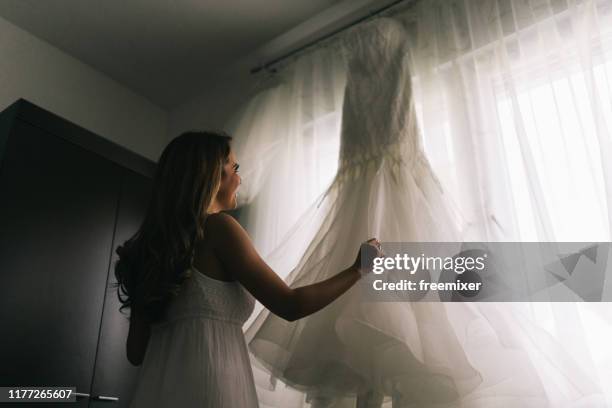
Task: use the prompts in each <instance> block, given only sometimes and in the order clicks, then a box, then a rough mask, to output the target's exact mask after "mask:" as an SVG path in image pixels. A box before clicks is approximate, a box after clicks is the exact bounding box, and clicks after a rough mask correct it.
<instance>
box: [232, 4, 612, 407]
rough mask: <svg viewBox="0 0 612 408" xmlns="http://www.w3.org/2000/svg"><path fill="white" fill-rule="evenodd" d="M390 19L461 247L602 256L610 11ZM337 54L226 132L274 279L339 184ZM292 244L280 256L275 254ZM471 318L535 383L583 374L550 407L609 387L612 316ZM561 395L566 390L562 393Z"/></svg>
mask: <svg viewBox="0 0 612 408" xmlns="http://www.w3.org/2000/svg"><path fill="white" fill-rule="evenodd" d="M392 17H393V18H395V19H397V20H398V21H400V22H402V24H403V25H404V26H405V27H406V29H407V31H408V33H409V35H408V37H407V38H406V41H407V42H408V43H409V45H410V47H409V48H410V59H411V67H412V69H411V71H412V72H411V74H412V79H413V85H414V94H415V95H414V96H415V101H416V105H417V112H418V116H419V123H420V126H421V129H422V135H423V143H424V146H425V149H426V152H427V154H428V157H429V159H430V161H431V163H432V166H433V168H434V171H435V172H436V174H437V175H438V177H439V179H440V180H441V182H442V184H443V186H444V188H445V190H447V191H448V192H449V195H450V196H451V197H454V201H455V203H456V204H457V205H458V206H459V207H460V209H461V211H462V213H463V215H464V216H465V217H466V218H467V219H468V220H469V221H470V230H469V235H468V239H470V240H478V241H610V240H611V238H612V236H611V233H612V2H611V1H609V0H605V1H602V0H591V1H571V0H567V1H566V0H420V1H419V0H417V1H416V2H413V3H410V4H409V5H408V7H407V8H405V9H404V10H400V11H393V12H392ZM341 44H342V39H341V38H337V41H336V42H334V41H329V42H327V43H326V44H324V46H323V47H321V48H319V49H317V50H314V51H310V52H308V53H306V54H303V55H302V56H301V57H299V58H298V59H296V60H294V61H290V62H289V63H287V64H286V66H284V67H281V68H280V72H279V73H278V74H276V76H275V80H276V83H275V84H274V85H273V86H271V87H269V88H268V89H267V90H266V91H263V92H262V93H261V94H260V95H259V96H258V97H257V98H255V99H254V100H253V101H251V102H250V103H249V105H248V106H247V108H246V109H245V110H244V111H243V112H242V113H241V114H240V115H238V116H237V117H236V119H235V120H234V121H233V122H232V124H231V125H230V126H229V129H230V130H231V131H232V132H233V134H234V135H235V136H236V149H237V154H238V158H239V161H240V162H241V169H244V171H243V189H242V190H241V192H240V193H239V194H240V199H241V202H242V203H243V204H245V210H244V218H243V221H244V223H245V225H246V227H247V229H248V230H249V233H250V234H251V236H252V237H253V239H254V242H255V244H256V246H257V247H258V249H259V250H260V252H261V253H262V255H264V257H265V258H266V259H268V260H269V261H270V263H271V264H272V266H273V267H275V270H276V271H277V272H278V273H279V274H281V275H282V276H286V275H287V274H288V272H289V271H290V269H291V267H292V266H293V265H294V264H295V262H296V261H297V260H298V259H299V257H300V255H301V254H302V252H303V250H304V249H305V246H306V245H307V244H308V237H309V235H308V234H309V231H313V229H307V228H298V227H297V226H296V223H299V224H303V223H310V224H312V225H313V226H316V223H317V220H316V219H315V220H313V219H308V214H310V213H311V212H310V211H309V209H311V208H312V206H314V205H316V200H317V197H318V196H319V195H320V194H322V193H323V192H324V190H325V188H326V186H327V184H328V183H329V182H331V180H332V178H333V176H334V174H335V172H336V169H337V151H338V136H339V129H340V121H341V111H342V96H343V87H344V81H345V77H344V63H343V57H342V55H343V52H344V50H343V49H342V45H341ZM297 231H299V233H298V232H297ZM286 242H291V243H292V245H291V246H290V249H289V250H287V248H288V247H287V246H286V245H285V246H284V247H283V249H284V251H285V252H284V253H282V254H278V253H275V252H274V248H276V247H277V246H278V245H280V244H281V243H286ZM608 286H610V285H608ZM479 308H481V311H482V312H483V313H484V314H485V315H487V317H490V318H491V319H494V320H495V321H497V322H499V324H503V323H502V321H503V318H504V313H508V314H513V315H515V316H520V319H521V321H522V322H523V323H524V326H525V327H522V328H521V330H525V331H527V332H529V333H531V335H532V342H531V344H529V345H526V346H525V347H526V348H528V349H529V350H531V351H532V352H533V360H534V363H535V364H538V362H539V363H540V364H539V366H538V367H539V368H540V370H541V371H540V374H541V375H542V376H554V375H555V372H556V371H555V365H557V366H559V367H560V366H563V367H564V368H565V369H567V368H568V367H570V366H571V365H572V364H574V363H577V366H575V367H574V368H575V370H576V371H575V372H576V375H575V376H574V377H573V378H565V379H563V378H559V379H558V381H556V382H557V384H559V388H554V387H549V388H548V389H547V392H548V393H549V396H550V400H551V403H552V406H560V405H559V404H561V401H568V400H571V399H572V398H573V397H574V395H575V396H576V397H577V396H578V395H579V394H578V393H576V391H575V390H577V389H582V390H584V389H587V388H588V386H583V385H582V384H583V383H589V382H592V383H594V384H597V385H599V386H600V387H602V389H604V388H603V387H605V386H606V385H607V384H610V383H612V353H611V351H610V350H609V346H608V344H609V342H610V340H612V324H611V323H612V312H611V311H610V309H611V308H610V304H609V303H608V304H606V303H598V304H586V303H514V304H504V305H502V307H500V308H498V309H494V308H490V310H489V312H488V313H487V305H486V304H482V305H479ZM451 309H452V308H451ZM506 329H508V330H512V329H513V328H506ZM553 344H554V347H553ZM257 372H259V371H258V368H257V367H256V373H257ZM262 381H263V380H262ZM568 381H569V382H573V383H574V384H575V385H576V387H575V388H572V387H563V386H562V385H561V384H567V383H568ZM554 382H555V381H552V382H551V381H548V382H547V383H548V384H549V385H550V384H551V383H554ZM260 385H262V387H263V386H264V385H265V384H264V383H263V382H262V383H261V384H260ZM260 392H261V393H264V391H262V389H261V388H260ZM605 392H606V391H605V389H604V393H605ZM608 392H609V391H608ZM574 393H576V394H574ZM279 395H280V396H279ZM605 397H606V398H607V400H606V405H597V404H601V401H600V402H596V401H597V397H596V396H594V397H593V398H594V399H593V400H591V401H589V400H588V399H587V400H582V402H581V403H583V404H586V405H583V406H612V395H610V394H606V395H605ZM262 398H263V399H264V400H262V406H278V407H281V406H290V405H292V404H293V403H292V404H289V403H287V401H288V400H287V399H291V398H292V399H294V400H295V399H299V398H300V396H299V395H298V394H292V393H279V392H277V393H276V394H275V395H273V393H271V394H265V395H264V397H262ZM283 398H284V400H283ZM279 401H280V402H279ZM283 401H284V402H283ZM557 402H558V404H557ZM283 404H285V405H283ZM589 404H591V405H589ZM292 406H293V405H292Z"/></svg>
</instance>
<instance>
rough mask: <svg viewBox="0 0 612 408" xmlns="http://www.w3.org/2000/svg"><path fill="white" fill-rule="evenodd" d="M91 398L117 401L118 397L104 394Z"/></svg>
mask: <svg viewBox="0 0 612 408" xmlns="http://www.w3.org/2000/svg"><path fill="white" fill-rule="evenodd" d="M93 399H95V400H98V401H119V398H117V397H107V396H105V395H98V396H95V397H93Z"/></svg>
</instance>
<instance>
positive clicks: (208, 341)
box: [130, 268, 258, 408]
mask: <svg viewBox="0 0 612 408" xmlns="http://www.w3.org/2000/svg"><path fill="white" fill-rule="evenodd" d="M190 272H191V276H190V277H189V278H188V279H186V280H185V282H184V283H183V286H182V287H181V290H180V293H179V295H178V296H177V297H176V298H175V299H173V300H172V302H171V303H170V304H169V305H168V308H167V310H166V312H165V314H164V316H163V318H162V319H161V321H160V322H158V323H155V324H153V325H152V326H151V337H150V339H149V344H148V346H147V351H146V354H145V357H144V361H143V364H142V367H141V370H140V373H139V380H138V385H137V388H136V392H135V394H134V397H133V399H132V403H131V405H130V407H131V408H138V407H153V408H155V407H177V406H180V407H218V408H224V407H227V408H243V407H244V408H249V407H257V406H258V403H257V395H256V392H255V386H254V383H253V374H252V370H251V367H250V362H249V355H248V351H247V348H246V344H245V340H244V335H243V332H242V325H243V324H244V322H245V321H246V320H247V319H248V318H249V316H250V315H251V313H252V312H253V308H254V304H255V300H254V298H253V297H252V296H251V295H250V294H249V292H247V291H246V290H245V289H244V288H243V287H242V285H241V284H240V283H238V282H236V281H222V280H218V279H213V278H211V277H209V276H206V275H205V274H203V273H202V272H200V271H199V270H197V269H196V268H192V269H191V270H190Z"/></svg>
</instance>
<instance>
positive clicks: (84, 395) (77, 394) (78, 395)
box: [74, 392, 90, 398]
mask: <svg viewBox="0 0 612 408" xmlns="http://www.w3.org/2000/svg"><path fill="white" fill-rule="evenodd" d="M74 395H76V396H77V398H79V397H80V398H89V397H90V395H89V394H85V393H84V392H75V393H74Z"/></svg>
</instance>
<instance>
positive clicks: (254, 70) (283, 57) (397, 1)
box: [251, 0, 407, 74]
mask: <svg viewBox="0 0 612 408" xmlns="http://www.w3.org/2000/svg"><path fill="white" fill-rule="evenodd" d="M405 1H407V0H395V1H394V2H393V3H390V4H387V5H386V6H384V7H381V8H379V9H377V10H374V11H371V12H369V13H368V15H366V16H364V17H361V18H359V19H357V20H355V21H352V22H350V23H348V24H346V25H343V26H342V27H340V28H338V29H337V30H334V31H332V32H331V33H329V34H327V35H324V36H323V37H321V38H317V39H316V40H313V41H311V42H309V43H307V44H306V45H303V46H301V47H299V48H297V49H295V50H293V51H289V52H288V53H286V54H283V55H281V56H280V57H278V58H275V59H273V60H271V61H268V62H266V63H265V64H262V65H258V66H256V67H255V68H252V69H251V74H256V73H258V72H259V71H261V70H262V69H268V68H270V67H271V66H272V65H275V64H277V63H279V62H280V61H283V60H286V59H287V58H289V57H292V56H294V55H295V54H297V53H299V52H301V51H303V50H305V49H306V48H309V47H312V46H313V45H315V44H317V43H319V42H321V41H324V40H327V39H328V38H331V37H333V36H334V35H336V34H338V33H340V32H342V31H344V30H346V29H348V28H351V27H353V26H356V25H357V24H359V23H361V22H363V21H365V20H367V19H369V18H372V17H374V16H377V15H378V14H380V13H382V12H384V11H387V10H388V9H390V8H391V7H395V6H397V5H398V4H400V3H403V2H405ZM272 72H276V70H274V69H273V70H272Z"/></svg>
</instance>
